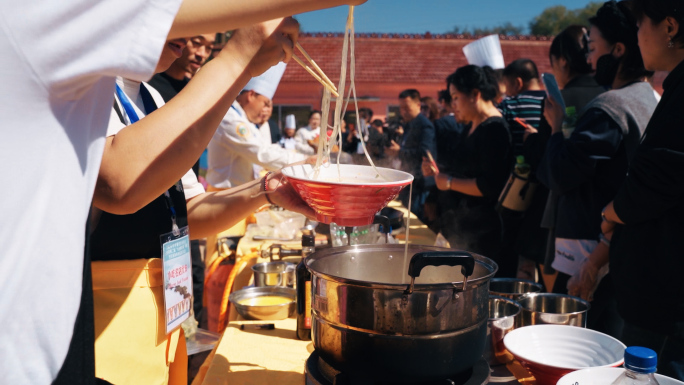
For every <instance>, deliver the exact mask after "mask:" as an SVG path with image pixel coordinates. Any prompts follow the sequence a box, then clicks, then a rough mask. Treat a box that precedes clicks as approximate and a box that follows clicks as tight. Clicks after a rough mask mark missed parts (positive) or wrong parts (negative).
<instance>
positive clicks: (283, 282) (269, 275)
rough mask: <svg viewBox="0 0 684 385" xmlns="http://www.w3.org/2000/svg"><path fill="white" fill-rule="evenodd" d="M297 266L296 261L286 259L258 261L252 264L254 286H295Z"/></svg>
mask: <svg viewBox="0 0 684 385" xmlns="http://www.w3.org/2000/svg"><path fill="white" fill-rule="evenodd" d="M295 267H297V266H296V265H295V264H294V263H289V262H284V261H275V262H264V263H257V264H256V265H254V266H252V272H253V273H254V286H256V287H270V286H282V287H289V288H293V287H294V283H295Z"/></svg>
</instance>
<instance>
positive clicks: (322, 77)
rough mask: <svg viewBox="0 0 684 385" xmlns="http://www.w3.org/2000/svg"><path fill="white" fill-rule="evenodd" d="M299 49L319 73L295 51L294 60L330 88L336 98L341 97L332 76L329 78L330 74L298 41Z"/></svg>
mask: <svg viewBox="0 0 684 385" xmlns="http://www.w3.org/2000/svg"><path fill="white" fill-rule="evenodd" d="M297 49H298V50H299V51H300V52H301V53H302V55H304V57H305V58H306V60H308V61H309V63H311V66H312V67H313V68H314V69H315V70H316V71H318V74H317V73H316V72H314V70H313V69H311V67H309V65H308V64H307V63H305V62H304V61H303V60H302V59H300V58H299V57H298V56H297V55H296V54H294V53H293V54H292V58H293V59H294V61H296V62H297V63H299V65H301V66H302V67H304V69H305V70H306V71H307V72H308V73H309V74H311V76H313V77H314V79H316V80H318V81H319V82H320V83H321V84H322V85H323V86H324V87H326V88H327V89H328V90H330V93H331V94H333V95H334V96H335V97H336V98H339V97H340V94H339V93H337V87H335V85H334V84H333V82H332V81H330V78H328V76H326V75H325V72H323V70H322V69H321V67H319V66H318V64H316V62H315V61H314V60H313V59H312V58H311V56H309V54H308V53H306V51H305V50H304V48H302V46H301V45H300V44H299V43H297ZM319 74H320V76H319Z"/></svg>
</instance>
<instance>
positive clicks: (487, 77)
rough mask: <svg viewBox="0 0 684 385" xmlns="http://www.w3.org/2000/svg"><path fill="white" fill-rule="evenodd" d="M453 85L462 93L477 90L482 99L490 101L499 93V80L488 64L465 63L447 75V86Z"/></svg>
mask: <svg viewBox="0 0 684 385" xmlns="http://www.w3.org/2000/svg"><path fill="white" fill-rule="evenodd" d="M449 85H453V86H454V87H456V89H457V90H459V91H460V92H463V93H464V94H470V93H472V92H473V91H474V90H479V91H480V94H481V95H482V99H484V100H487V101H492V100H494V99H495V98H496V96H497V95H498V94H499V81H498V80H497V77H496V74H495V73H494V70H493V69H492V67H490V66H484V67H478V66H476V65H472V64H470V65H467V66H464V67H461V68H459V69H457V70H456V72H454V73H453V74H451V75H449V76H448V77H447V88H448V87H449Z"/></svg>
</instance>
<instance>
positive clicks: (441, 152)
mask: <svg viewBox="0 0 684 385" xmlns="http://www.w3.org/2000/svg"><path fill="white" fill-rule="evenodd" d="M434 126H435V146H436V148H437V153H436V154H432V156H434V157H435V159H436V161H437V165H438V166H439V170H440V171H443V172H446V173H447V174H448V173H449V172H450V171H451V170H450V166H451V165H452V164H453V163H454V159H455V158H454V156H455V154H456V148H458V146H459V145H460V144H461V140H462V139H461V138H462V137H463V130H465V126H464V125H463V124H460V123H457V122H456V118H454V116H453V115H447V116H444V117H441V118H439V119H437V120H435V122H434Z"/></svg>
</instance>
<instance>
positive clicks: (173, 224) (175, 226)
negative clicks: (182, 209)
mask: <svg viewBox="0 0 684 385" xmlns="http://www.w3.org/2000/svg"><path fill="white" fill-rule="evenodd" d="M164 200H165V202H166V208H167V209H169V211H170V212H171V231H172V232H173V235H175V236H179V235H180V230H179V229H178V224H176V208H175V207H174V206H173V200H172V199H171V194H169V190H166V191H164Z"/></svg>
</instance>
